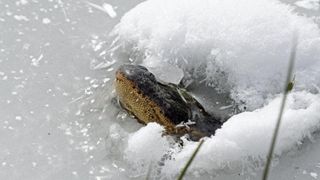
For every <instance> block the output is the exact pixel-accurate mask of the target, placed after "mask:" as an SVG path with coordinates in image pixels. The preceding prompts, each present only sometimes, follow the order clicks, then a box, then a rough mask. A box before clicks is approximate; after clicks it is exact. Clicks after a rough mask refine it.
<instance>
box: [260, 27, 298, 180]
mask: <svg viewBox="0 0 320 180" xmlns="http://www.w3.org/2000/svg"><path fill="white" fill-rule="evenodd" d="M297 39H298V37H297V33H295V34H294V37H293V42H292V43H293V44H292V48H291V53H290V60H289V66H288V71H287V79H286V84H285V87H284V92H283V98H282V101H281V106H280V111H279V114H278V118H277V123H276V127H275V129H274V132H273V135H272V139H271V145H270V149H269V152H268V155H267V162H266V165H265V168H264V171H263V176H262V179H263V180H267V179H268V175H269V170H270V165H271V160H272V156H273V152H274V148H275V145H276V141H277V137H278V133H279V128H280V125H281V119H282V115H283V111H284V107H285V105H286V101H287V96H288V94H289V92H290V91H291V90H292V88H293V82H292V72H293V67H294V61H295V57H296V51H297Z"/></svg>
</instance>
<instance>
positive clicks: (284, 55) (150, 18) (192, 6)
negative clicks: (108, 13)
mask: <svg viewBox="0 0 320 180" xmlns="http://www.w3.org/2000/svg"><path fill="white" fill-rule="evenodd" d="M292 11H293V9H292V8H291V7H289V6H287V5H284V4H280V3H279V2H277V1H267V0H259V1H245V0H240V1H237V2H234V1H232V0H226V1H206V0H204V1H203V2H202V3H198V2H194V1H189V0H174V1H157V0H150V1H147V2H145V3H142V4H140V5H138V6H137V7H136V8H135V9H133V10H131V11H130V12H128V13H126V15H125V16H124V17H123V18H122V19H121V23H120V24H119V25H118V26H117V27H116V28H115V30H114V32H113V33H114V35H115V36H116V37H117V39H118V44H117V46H119V49H120V50H121V49H122V50H123V53H124V54H132V53H137V52H139V53H140V54H143V55H144V56H145V57H144V56H143V57H142V58H141V59H140V61H152V59H155V58H158V59H161V60H162V61H167V62H170V63H171V64H175V65H178V66H179V67H180V68H182V69H184V70H185V71H190V69H194V68H195V69H196V70H195V74H196V73H199V72H200V73H202V74H205V76H206V81H207V82H208V83H213V84H216V85H217V86H216V87H217V88H219V89H222V90H224V91H231V93H232V96H233V98H234V99H235V100H236V101H237V102H245V103H246V105H247V108H249V109H251V110H253V109H255V108H256V107H258V106H262V105H263V103H264V102H265V99H266V97H268V96H272V95H274V94H277V93H280V92H281V91H282V85H280V86H279V84H283V82H284V79H285V78H284V75H285V74H286V69H287V64H288V57H289V51H290V47H291V42H292V38H293V33H294V31H296V30H298V31H299V37H300V38H299V39H300V40H299V46H298V49H297V51H298V52H297V53H298V55H297V56H298V57H297V68H296V71H295V73H296V77H297V84H296V87H297V88H299V89H306V88H307V89H312V88H313V87H311V85H315V86H319V81H317V79H319V78H320V77H319V74H320V73H318V69H319V66H320V65H319V61H318V52H319V47H320V45H319V44H320V39H319V29H318V27H317V25H316V24H315V23H313V22H312V20H311V19H308V18H305V17H302V16H298V15H297V14H295V13H294V12H292ZM261 12H265V13H261ZM261 32H263V33H261ZM137 61H139V59H138V60H137ZM161 63H162V62H160V63H158V64H161ZM203 64H205V67H203ZM197 68H198V71H197ZM203 68H204V69H203ZM221 72H222V73H221ZM164 73H165V72H164ZM225 80H227V82H225Z"/></svg>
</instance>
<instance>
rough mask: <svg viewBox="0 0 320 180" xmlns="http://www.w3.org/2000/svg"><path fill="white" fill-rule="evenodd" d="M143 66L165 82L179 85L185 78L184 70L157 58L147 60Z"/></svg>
mask: <svg viewBox="0 0 320 180" xmlns="http://www.w3.org/2000/svg"><path fill="white" fill-rule="evenodd" d="M143 65H144V66H146V67H147V68H148V70H149V71H150V72H152V73H153V74H154V75H155V76H156V77H157V78H158V79H160V80H162V81H164V82H170V83H174V84H179V82H180V81H181V79H182V78H183V71H182V69H180V68H179V67H177V66H175V65H173V64H170V63H168V62H164V61H163V60H160V59H158V58H157V57H155V56H152V57H149V58H147V59H145V60H144V62H143Z"/></svg>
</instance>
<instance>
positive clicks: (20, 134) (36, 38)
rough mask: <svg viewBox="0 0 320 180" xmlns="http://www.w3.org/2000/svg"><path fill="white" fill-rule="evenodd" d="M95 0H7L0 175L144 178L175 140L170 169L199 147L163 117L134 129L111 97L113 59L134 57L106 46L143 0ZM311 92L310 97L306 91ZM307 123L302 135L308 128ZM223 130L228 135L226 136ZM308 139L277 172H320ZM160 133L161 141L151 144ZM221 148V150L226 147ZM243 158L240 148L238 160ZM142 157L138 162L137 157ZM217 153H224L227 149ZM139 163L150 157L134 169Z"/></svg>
mask: <svg viewBox="0 0 320 180" xmlns="http://www.w3.org/2000/svg"><path fill="white" fill-rule="evenodd" d="M88 2H89V1H72V0H48V1H40V0H17V1H13V0H2V1H0V107H1V108H0V115H1V119H0V129H1V130H0V137H1V138H0V146H1V148H0V179H129V178H133V179H134V178H135V179H141V178H143V177H144V175H145V170H146V169H147V167H146V163H150V162H149V161H148V160H149V159H152V158H153V157H155V158H158V157H159V158H161V157H162V156H163V152H164V151H166V150H167V149H168V148H169V149H170V151H173V152H172V153H173V154H175V156H176V158H177V160H178V161H177V164H175V162H170V161H169V162H167V164H169V165H168V166H167V167H164V168H163V169H164V171H165V172H166V173H168V174H169V175H172V173H173V174H174V173H175V172H176V171H178V170H179V168H180V166H181V165H183V163H184V162H185V159H186V158H187V157H188V155H189V152H190V151H191V150H192V149H193V148H194V144H193V143H191V142H190V143H189V144H190V145H189V146H188V145H186V148H185V149H184V150H181V149H180V147H175V146H176V145H175V144H173V143H172V141H171V140H170V138H169V139H165V138H161V137H159V133H157V132H158V131H157V130H159V129H161V127H158V126H154V125H151V126H148V127H146V128H142V129H140V130H139V131H137V130H138V129H139V128H141V125H139V124H137V123H135V121H134V120H132V119H130V117H126V114H125V113H124V112H121V111H120V112H119V109H118V108H117V107H115V105H113V104H112V103H111V99H112V98H113V97H114V92H113V87H112V81H113V77H114V76H113V73H114V68H115V67H116V66H117V65H118V64H121V63H122V60H123V61H125V62H126V61H127V59H128V58H127V57H126V56H125V55H123V57H120V58H117V59H116V61H115V59H112V58H113V57H114V56H112V54H110V52H112V51H106V50H107V49H108V47H109V45H110V44H111V43H112V40H113V38H110V37H108V33H109V32H110V31H111V30H112V29H113V27H114V26H115V25H116V24H117V23H118V22H119V21H120V18H121V16H122V15H123V14H124V13H126V12H127V11H128V10H129V9H131V8H133V7H134V6H135V5H137V4H139V3H140V2H142V0H133V1H132V0H130V1H128V0H109V1H104V0H101V1H94V2H93V1H92V2H90V3H88ZM289 3H294V2H293V1H290V2H289ZM103 5H104V6H103ZM110 5H111V6H110ZM103 7H108V8H103ZM113 11H114V12H113ZM298 11H299V12H300V13H302V14H308V15H309V16H318V15H319V13H318V12H317V11H314V10H306V9H303V8H298ZM132 57H139V54H134V55H132ZM106 62H107V63H106ZM145 63H146V62H145ZM153 65H154V64H153ZM158 74H159V76H161V74H162V75H163V74H164V73H163V72H161V71H160V72H158ZM173 74H174V73H173ZM180 74H181V73H180ZM316 77H317V76H316ZM163 78H170V77H165V76H164V77H163ZM178 79H179V78H177V79H175V80H174V81H175V82H177V81H178ZM198 90H199V89H198ZM199 91H201V88H200V90H199ZM296 96H297V97H296V98H293V100H292V101H294V100H295V99H296V100H298V102H300V104H298V105H296V107H295V108H296V109H301V107H299V106H302V107H303V106H306V107H309V106H310V104H316V102H315V99H316V97H318V96H316V97H313V96H310V95H304V94H302V95H301V94H299V93H297V94H296ZM301 97H302V98H301ZM305 97H309V99H310V100H309V101H308V100H306V102H305V101H303V100H302V99H304V98H305ZM209 104H210V102H209ZM315 107H317V106H315ZM310 111H311V110H310ZM271 112H273V111H271ZM311 112H313V111H311ZM266 114H269V113H266ZM295 115H296V114H295ZM302 115H303V116H305V114H302ZM252 116H253V117H254V116H255V114H253V115H252ZM310 116H311V115H310ZM246 118H247V117H246ZM312 118H314V119H316V120H317V117H310V119H312ZM130 120H131V121H130ZM249 120H250V118H249ZM316 120H314V121H312V122H316ZM231 122H234V121H231ZM295 122H299V119H298V120H297V121H295ZM227 125H228V124H227ZM232 125H236V124H232V123H229V127H231V126H232ZM309 127H310V126H307V128H306V130H305V131H302V132H301V133H300V135H301V134H303V133H305V132H308V131H309V130H310V129H309ZM253 128H257V127H255V126H253ZM229 130H233V129H232V128H230V129H229ZM150 131H151V132H150ZM152 132H153V133H154V134H152ZM223 132H228V129H227V128H226V130H225V131H223ZM232 132H233V131H232ZM130 133H135V134H130ZM144 133H147V134H151V135H150V137H149V139H147V140H145V141H143V139H142V138H141V136H142V137H143V136H144ZM220 134H221V135H220V136H219V137H221V138H224V137H227V136H225V134H223V133H220ZM293 134H294V133H293ZM241 135H243V134H241ZM310 136H311V135H310ZM284 137H287V136H284ZM248 139H249V140H250V137H248ZM231 140H232V138H231ZM294 140H295V139H294ZM311 140H312V141H311V142H308V141H309V140H304V142H303V143H304V144H303V146H299V147H298V150H297V151H296V150H292V151H289V154H288V153H287V151H285V152H286V153H283V154H284V155H282V156H281V157H280V159H279V164H278V165H277V168H275V170H274V174H273V175H272V176H271V177H273V178H274V179H288V178H289V179H290V178H292V179H293V178H296V179H308V178H309V179H314V177H315V173H318V174H319V173H320V171H319V163H320V159H319V156H318V155H317V149H318V147H319V144H320V143H319V138H318V136H317V135H315V136H314V138H313V139H312V138H311ZM155 141H157V146H152V145H150V142H155ZM212 141H215V140H212ZM305 141H306V142H305ZM236 142H237V141H236ZM127 143H129V145H127ZM221 143H225V142H224V141H221ZM186 144H188V142H187V143H186ZM146 145H149V146H146ZM211 145H214V146H215V145H219V143H217V144H214V143H213V144H211ZM228 145H230V146H228ZM244 145H245V144H244ZM141 146H142V147H141ZM144 147H149V148H144ZM154 147H157V148H156V149H157V150H159V151H155V152H153V153H154V154H153V155H154V156H153V157H150V156H147V157H145V158H146V159H144V158H142V160H141V159H140V157H141V156H143V154H144V153H148V151H149V152H150V151H152V150H153V149H152V148H154ZM232 147H234V146H233V144H232V143H230V144H227V146H223V145H221V146H220V148H221V149H222V150H223V149H224V148H225V152H226V154H225V156H226V155H230V154H232V153H234V152H238V151H237V148H233V149H232ZM216 148H218V151H217V152H224V151H219V147H216ZM207 149H208V148H207ZM228 149H230V151H227V150H228ZM248 149H250V148H248ZM130 150H131V151H130ZM180 151H182V153H179V152H180ZM228 152H229V154H228ZM239 152H240V151H239ZM253 152H255V151H253ZM137 153H138V154H137ZM126 155H127V156H128V155H131V156H129V157H125V156H126ZM251 155H252V154H251ZM225 156H223V154H222V157H225ZM200 158H202V159H206V158H207V154H206V153H205V152H204V154H203V155H202V156H200ZM232 158H233V159H232ZM238 158H239V156H238V155H234V156H233V157H231V160H234V159H236V160H237V159H238ZM139 160H141V162H142V163H141V164H139V163H137V164H134V163H133V162H137V161H139ZM218 160H219V161H221V163H222V164H223V163H224V162H225V161H223V158H221V159H218ZM143 161H146V162H145V164H143ZM202 162H204V164H198V165H196V166H195V169H194V173H192V174H191V175H192V176H190V178H195V177H198V178H203V177H214V176H217V177H218V178H220V179H228V178H230V177H232V178H233V179H234V178H238V179H246V178H251V179H255V178H257V177H259V173H260V171H259V168H258V170H257V169H256V166H255V165H254V164H252V163H249V165H251V166H254V168H253V170H252V171H250V173H240V175H238V171H237V170H231V173H230V172H229V173H228V169H221V166H220V165H219V164H214V165H213V167H217V168H216V169H215V173H214V174H208V173H206V170H208V169H206V168H205V167H209V166H212V165H210V163H212V161H206V160H203V161H202ZM132 163H133V164H132ZM170 163H171V166H170ZM141 165H144V167H143V168H141V169H140V170H139V169H138V170H137V168H140V167H141ZM230 166H231V167H233V166H232V165H230ZM170 167H174V168H170ZM199 167H200V168H199ZM235 167H238V166H235ZM135 168H136V169H135ZM157 168H159V167H157V166H156V167H155V169H157ZM160 168H162V167H160ZM166 168H167V169H166ZM197 168H198V169H197ZM249 168H250V167H249ZM235 169H236V168H235ZM209 170H211V169H210V168H209ZM137 172H138V173H137ZM239 172H240V171H239ZM139 173H140V174H139ZM200 175H201V176H200Z"/></svg>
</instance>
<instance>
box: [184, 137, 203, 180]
mask: <svg viewBox="0 0 320 180" xmlns="http://www.w3.org/2000/svg"><path fill="white" fill-rule="evenodd" d="M203 142H204V140H203V139H201V140H200V142H199V144H198V146H197V148H196V149H195V150H194V152H193V153H192V155H191V157H190V159H189V160H188V162H187V164H186V165H185V166H184V167H183V169H182V171H181V173H180V175H179V177H178V180H182V179H183V177H184V175H185V174H186V172H187V170H188V168H189V166H190V165H191V163H192V161H193V160H194V158H195V157H196V155H197V154H198V152H199V149H200V148H201V146H202V144H203Z"/></svg>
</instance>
